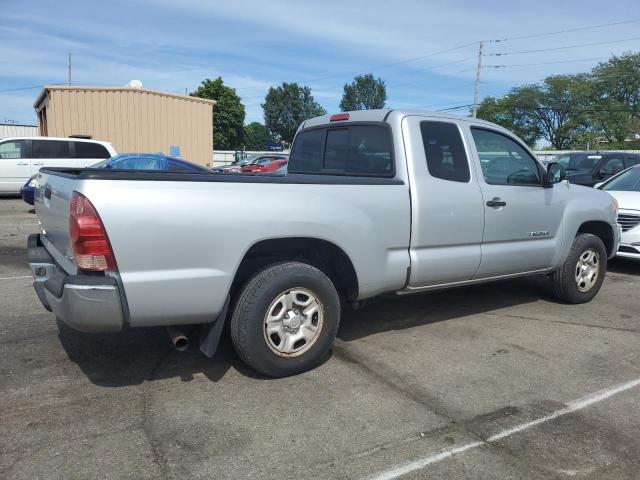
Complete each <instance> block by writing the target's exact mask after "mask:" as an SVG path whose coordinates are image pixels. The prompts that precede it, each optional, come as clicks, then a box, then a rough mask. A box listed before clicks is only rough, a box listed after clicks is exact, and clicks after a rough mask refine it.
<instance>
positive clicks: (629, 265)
mask: <svg viewBox="0 0 640 480" xmlns="http://www.w3.org/2000/svg"><path fill="white" fill-rule="evenodd" d="M607 271H609V272H614V273H624V274H626V275H640V261H639V260H630V259H627V258H618V257H616V258H612V259H611V260H609V263H608V264H607Z"/></svg>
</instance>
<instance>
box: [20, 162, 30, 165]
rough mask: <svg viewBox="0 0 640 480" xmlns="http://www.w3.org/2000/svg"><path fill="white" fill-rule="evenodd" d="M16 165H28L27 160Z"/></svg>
mask: <svg viewBox="0 0 640 480" xmlns="http://www.w3.org/2000/svg"><path fill="white" fill-rule="evenodd" d="M18 165H29V162H18Z"/></svg>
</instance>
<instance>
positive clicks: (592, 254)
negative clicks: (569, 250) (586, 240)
mask: <svg viewBox="0 0 640 480" xmlns="http://www.w3.org/2000/svg"><path fill="white" fill-rule="evenodd" d="M599 275H600V256H599V255H598V252H596V251H595V250H593V249H592V248H589V249H588V250H585V251H584V252H583V253H582V255H580V258H578V263H577V264H576V275H575V279H576V285H577V287H578V290H580V291H581V292H588V291H589V290H591V288H593V286H594V285H595V284H596V282H597V281H598V276H599Z"/></svg>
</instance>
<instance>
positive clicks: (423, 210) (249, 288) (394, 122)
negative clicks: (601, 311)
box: [28, 110, 620, 377]
mask: <svg viewBox="0 0 640 480" xmlns="http://www.w3.org/2000/svg"><path fill="white" fill-rule="evenodd" d="M288 168H289V172H288V174H287V175H285V176H282V175H224V174H216V173H211V174H207V173H204V174H201V173H158V172H151V171H127V170H98V169H64V168H43V169H42V170H41V172H40V177H39V180H38V182H39V185H40V186H39V188H38V190H37V192H36V213H37V216H38V219H39V221H40V224H41V229H42V233H41V234H39V235H34V236H32V237H30V238H29V251H28V253H29V261H30V265H31V270H32V272H33V276H34V279H35V281H34V287H35V289H36V292H37V293H38V296H39V298H40V300H41V301H42V304H43V305H44V307H45V308H47V309H49V310H51V311H52V312H53V313H54V314H55V315H56V317H58V318H59V319H61V320H62V321H64V322H65V323H66V324H68V325H70V326H71V327H73V328H75V329H77V330H81V331H85V332H107V331H109V332H112V331H120V330H121V329H123V328H125V327H135V328H137V327H152V326H166V327H169V328H168V330H169V332H170V335H171V337H172V339H173V340H174V342H175V343H176V344H177V345H178V346H181V347H184V346H185V344H186V341H187V339H186V338H185V336H184V335H183V333H182V332H183V331H184V330H183V329H184V327H185V326H186V325H193V324H200V325H201V328H200V335H199V346H200V349H201V350H202V351H203V353H205V354H206V355H209V356H212V355H213V354H214V352H215V350H216V347H217V344H218V340H219V337H220V332H221V330H222V327H223V325H224V324H225V323H226V322H229V325H230V331H231V338H232V341H233V344H234V346H235V348H236V350H237V352H238V354H239V356H240V357H241V358H242V359H243V360H244V361H245V362H246V363H247V364H249V365H250V366H251V367H253V368H254V369H255V370H257V371H259V372H261V373H263V374H266V375H269V376H276V377H277V376H286V375H291V374H295V373H299V372H302V371H304V370H307V369H309V368H312V367H314V366H315V365H317V364H318V363H319V362H321V361H322V359H323V357H325V356H326V354H327V352H328V351H329V349H330V347H331V345H332V342H333V340H334V338H335V336H336V332H337V330H338V324H339V320H340V310H341V306H344V305H359V304H361V303H362V301H364V300H366V299H369V298H371V297H374V296H376V295H380V294H396V295H407V294H413V293H418V292H426V291H430V290H436V289H441V288H449V287H456V286H460V285H470V284H476V283H483V282H489V281H494V280H503V279H507V278H511V277H516V276H521V275H532V274H547V275H548V276H549V277H550V284H551V286H552V288H553V290H554V292H555V294H556V295H557V297H558V298H560V299H561V300H563V301H565V302H568V303H581V302H587V301H589V300H591V299H592V298H593V297H594V296H595V295H596V293H597V292H598V290H599V289H600V286H601V285H602V282H603V280H604V276H605V272H606V266H607V259H608V258H611V257H612V256H613V255H614V254H615V252H616V250H617V245H618V239H619V236H620V232H619V228H618V225H617V223H616V220H617V204H616V201H615V200H614V199H613V198H612V197H611V196H609V195H608V194H607V193H606V192H602V191H599V190H594V189H591V188H586V187H582V186H577V185H572V184H569V183H568V182H566V181H563V180H564V171H563V168H562V167H561V166H560V165H558V164H550V165H549V166H548V167H547V168H546V169H545V168H543V166H542V165H541V164H540V163H539V162H538V161H537V160H536V158H535V157H534V155H533V154H532V153H531V152H530V151H529V150H528V149H527V147H526V146H525V145H524V144H523V142H522V141H521V140H519V139H518V138H517V137H515V136H514V135H513V134H511V133H510V132H509V131H507V130H505V129H503V128H501V127H499V126H497V125H494V124H491V123H487V122H483V121H480V120H476V119H471V118H462V117H457V116H451V115H445V114H438V113H426V112H420V111H400V110H371V111H358V112H349V113H341V114H337V115H331V116H323V117H318V118H314V119H311V120H308V121H306V122H304V124H303V125H301V126H300V128H299V130H298V133H297V135H296V138H295V141H294V143H293V148H292V151H291V156H290V161H289V167H288Z"/></svg>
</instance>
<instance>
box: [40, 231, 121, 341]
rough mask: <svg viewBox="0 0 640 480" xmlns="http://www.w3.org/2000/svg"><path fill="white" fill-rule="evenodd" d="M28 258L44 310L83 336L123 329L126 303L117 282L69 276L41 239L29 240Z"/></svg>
mask: <svg viewBox="0 0 640 480" xmlns="http://www.w3.org/2000/svg"><path fill="white" fill-rule="evenodd" d="M28 258H29V267H30V268H31V273H32V275H33V278H34V282H33V288H34V289H35V291H36V293H37V295H38V298H39V299H40V301H41V302H42V305H43V306H44V308H46V309H47V310H49V311H51V312H53V313H54V314H55V315H56V317H57V318H59V319H60V320H62V321H63V322H64V323H66V324H67V325H69V326H70V327H71V328H74V329H76V330H79V331H81V332H92V333H97V332H117V331H120V330H121V329H122V326H123V324H124V315H123V313H122V312H123V309H122V299H121V295H120V290H119V288H118V282H117V280H116V279H115V278H112V277H93V276H87V275H67V274H66V273H65V272H64V271H63V270H62V269H61V268H60V267H58V265H57V264H56V262H55V261H54V259H53V258H52V257H51V255H50V254H49V252H47V250H46V249H45V248H44V247H43V246H42V243H41V242H40V236H39V235H30V236H29V243H28Z"/></svg>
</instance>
